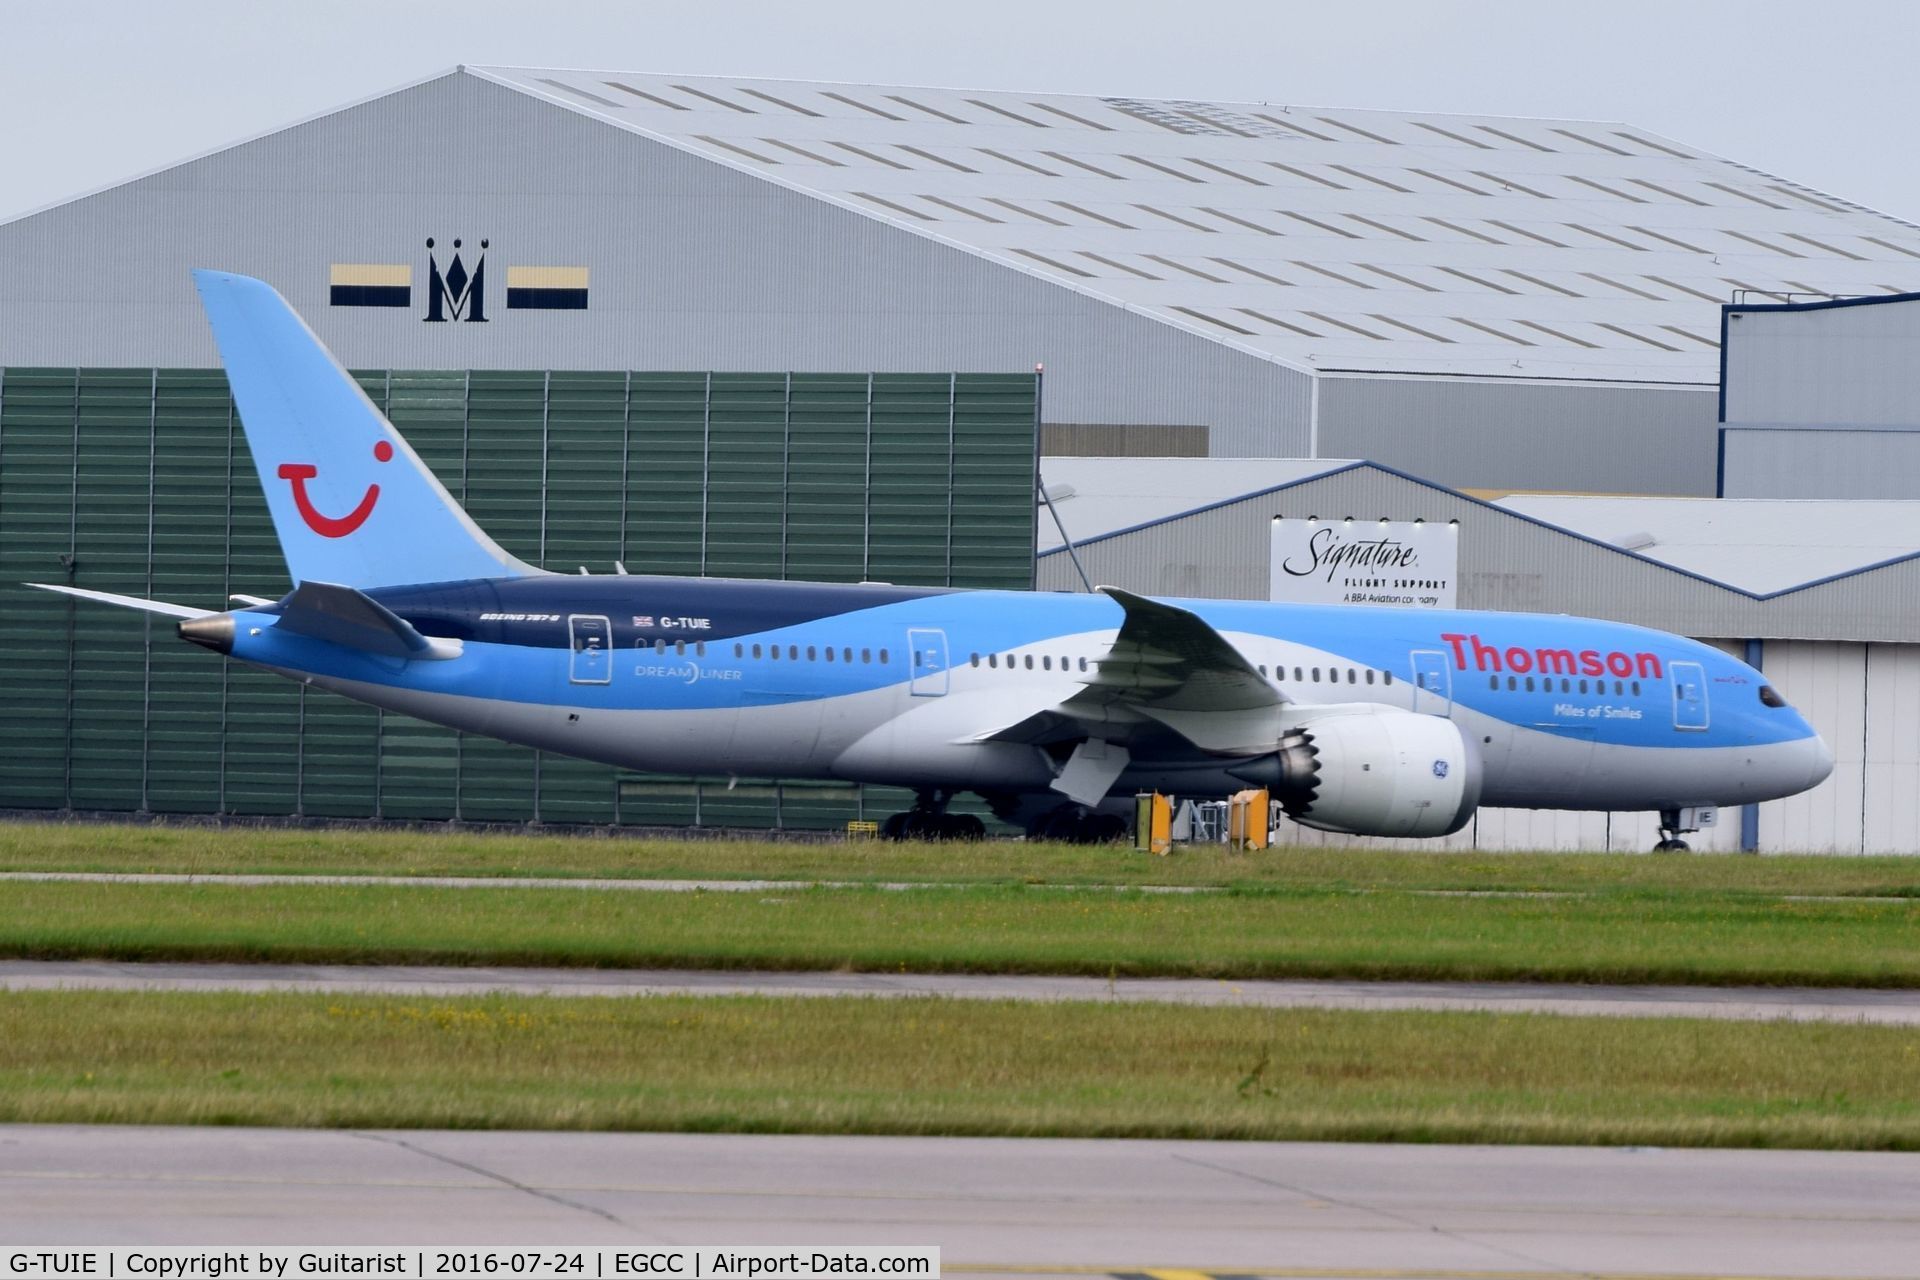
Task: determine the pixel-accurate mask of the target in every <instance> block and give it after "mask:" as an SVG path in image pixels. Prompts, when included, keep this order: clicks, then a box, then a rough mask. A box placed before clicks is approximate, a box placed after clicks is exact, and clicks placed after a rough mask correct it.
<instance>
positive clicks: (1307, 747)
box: [1233, 707, 1481, 836]
mask: <svg viewBox="0 0 1920 1280" xmlns="http://www.w3.org/2000/svg"><path fill="white" fill-rule="evenodd" d="M1233 772H1234V774H1235V775H1236V776H1238V777H1243V778H1247V779H1249V780H1251V781H1257V782H1263V783H1266V784H1267V785H1268V786H1269V787H1271V788H1272V789H1273V793H1274V798H1275V799H1276V800H1278V801H1280V804H1281V807H1283V808H1284V809H1285V810H1286V811H1287V816H1288V817H1290V818H1292V819H1293V820H1294V821H1295V822H1297V823H1299V824H1300V825H1301V826H1303V827H1314V828H1316V829H1318V830H1321V831H1336V832H1340V833H1341V834H1344V835H1354V836H1444V835H1451V834H1452V833H1453V832H1455V831H1458V830H1459V829H1460V828H1461V827H1464V826H1466V825H1467V821H1468V819H1470V818H1472V817H1473V811H1474V809H1475V808H1477V807H1478V806H1479V804H1480V782H1481V767H1480V753H1479V751H1478V750H1476V749H1475V747H1474V744H1473V742H1472V741H1471V740H1470V739H1468V738H1467V737H1466V735H1464V734H1462V733H1461V732H1460V726H1458V725H1457V724H1455V723H1454V722H1453V721H1451V720H1444V719H1442V718H1440V717H1439V716H1423V715H1416V714H1414V713H1413V712H1410V711H1399V710H1395V709H1393V708H1391V707H1379V708H1367V709H1365V710H1359V709H1356V710H1355V711H1353V712H1344V711H1338V712H1330V713H1326V714H1322V715H1317V716H1312V717H1310V718H1308V719H1306V720H1302V721H1301V722H1300V723H1299V724H1298V725H1296V726H1295V727H1294V728H1293V729H1292V730H1291V731H1289V732H1288V733H1287V735H1286V736H1285V737H1283V738H1282V739H1281V740H1280V744H1279V749H1278V750H1277V751H1276V752H1275V753H1274V754H1273V755H1271V756H1268V757H1266V758H1264V759H1262V760H1259V761H1256V762H1254V763H1253V764H1252V765H1250V766H1248V767H1246V768H1244V769H1235V770H1234V771H1233Z"/></svg>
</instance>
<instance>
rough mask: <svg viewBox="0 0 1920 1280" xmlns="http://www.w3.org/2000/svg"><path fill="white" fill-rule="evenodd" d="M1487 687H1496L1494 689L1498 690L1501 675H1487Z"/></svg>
mask: <svg viewBox="0 0 1920 1280" xmlns="http://www.w3.org/2000/svg"><path fill="white" fill-rule="evenodd" d="M1487 688H1489V689H1494V690H1498V689H1499V688H1500V677H1499V676H1488V677H1487Z"/></svg>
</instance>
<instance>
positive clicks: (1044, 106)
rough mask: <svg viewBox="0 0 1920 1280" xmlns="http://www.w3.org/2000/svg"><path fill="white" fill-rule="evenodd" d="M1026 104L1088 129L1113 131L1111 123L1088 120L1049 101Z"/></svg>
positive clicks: (1105, 131)
mask: <svg viewBox="0 0 1920 1280" xmlns="http://www.w3.org/2000/svg"><path fill="white" fill-rule="evenodd" d="M1027 105H1028V106H1030V107H1032V108H1033V109H1034V110H1036V111H1044V112H1046V113H1047V114H1049V115H1055V116H1059V117H1060V118H1061V119H1063V120H1071V121H1073V122H1074V123H1075V124H1083V125H1085V126H1087V128H1089V129H1098V130H1099V131H1100V132H1101V133H1112V132H1113V126H1112V125H1105V124H1101V123H1100V122H1099V121H1098V120H1089V119H1087V118H1086V117H1085V116H1077V115H1075V114H1073V112H1071V111H1068V110H1067V109H1066V108H1064V107H1056V106H1054V105H1053V104H1052V103H1050V102H1029V103H1028V104H1027Z"/></svg>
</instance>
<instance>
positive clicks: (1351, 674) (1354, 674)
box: [1347, 667, 1360, 684]
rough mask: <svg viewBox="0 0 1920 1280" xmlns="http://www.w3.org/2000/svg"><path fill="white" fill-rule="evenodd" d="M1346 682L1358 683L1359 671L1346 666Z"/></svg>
mask: <svg viewBox="0 0 1920 1280" xmlns="http://www.w3.org/2000/svg"><path fill="white" fill-rule="evenodd" d="M1347 683H1348V684H1359V683H1360V673H1359V672H1358V671H1355V670H1354V669H1353V668H1352V667H1348V668H1347Z"/></svg>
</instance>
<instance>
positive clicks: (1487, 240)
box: [1421, 215, 1506, 245]
mask: <svg viewBox="0 0 1920 1280" xmlns="http://www.w3.org/2000/svg"><path fill="white" fill-rule="evenodd" d="M1421 220H1422V221H1424V222H1431V223H1432V224H1433V225H1434V226H1436V227H1445V228H1446V229H1447V230H1449V231H1456V232H1458V233H1459V234H1461V235H1463V236H1466V237H1467V238H1468V239H1469V240H1478V241H1480V242H1481V243H1483V244H1500V245H1504V244H1505V243H1506V241H1505V240H1496V239H1495V238H1494V237H1492V236H1490V235H1487V234H1485V233H1484V232H1480V231H1472V230H1469V229H1468V228H1466V227H1463V226H1460V225H1459V224H1458V223H1453V222H1448V221H1447V220H1446V219H1445V218H1435V217H1431V216H1427V215H1423V216H1422V219H1421Z"/></svg>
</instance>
